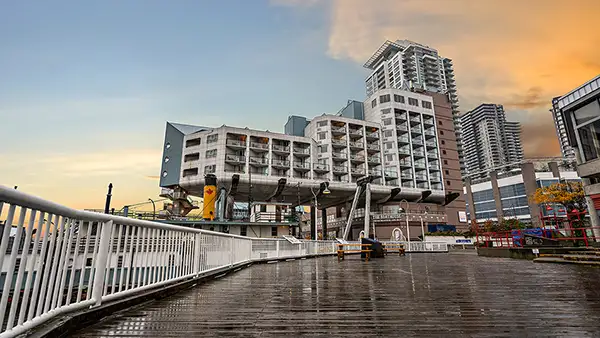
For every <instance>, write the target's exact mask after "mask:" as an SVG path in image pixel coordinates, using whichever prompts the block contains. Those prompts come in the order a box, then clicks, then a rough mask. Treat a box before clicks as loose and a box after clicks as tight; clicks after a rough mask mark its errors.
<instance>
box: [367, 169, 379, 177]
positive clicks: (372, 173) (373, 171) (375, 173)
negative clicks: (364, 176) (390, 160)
mask: <svg viewBox="0 0 600 338" xmlns="http://www.w3.org/2000/svg"><path fill="white" fill-rule="evenodd" d="M369 175H371V176H375V177H380V176H381V170H380V169H370V170H369Z"/></svg>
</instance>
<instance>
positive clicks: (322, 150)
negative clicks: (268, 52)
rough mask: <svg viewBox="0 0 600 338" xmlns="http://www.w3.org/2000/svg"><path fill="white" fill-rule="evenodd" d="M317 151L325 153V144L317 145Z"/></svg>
mask: <svg viewBox="0 0 600 338" xmlns="http://www.w3.org/2000/svg"><path fill="white" fill-rule="evenodd" d="M319 152H320V153H326V152H327V145H326V144H324V145H321V146H319Z"/></svg>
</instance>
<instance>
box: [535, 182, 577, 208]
mask: <svg viewBox="0 0 600 338" xmlns="http://www.w3.org/2000/svg"><path fill="white" fill-rule="evenodd" d="M533 201H534V202H535V203H537V204H560V205H563V206H564V207H565V208H567V210H569V211H570V210H574V209H576V210H578V211H584V210H586V203H585V193H584V191H583V185H582V184H581V182H564V183H555V184H552V185H549V186H547V187H542V188H538V189H537V190H536V191H535V194H534V195H533Z"/></svg>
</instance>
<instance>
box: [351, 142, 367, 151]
mask: <svg viewBox="0 0 600 338" xmlns="http://www.w3.org/2000/svg"><path fill="white" fill-rule="evenodd" d="M350 148H352V149H363V148H364V144H363V143H362V142H350Z"/></svg>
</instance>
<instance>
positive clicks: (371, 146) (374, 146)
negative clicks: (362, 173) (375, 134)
mask: <svg viewBox="0 0 600 338" xmlns="http://www.w3.org/2000/svg"><path fill="white" fill-rule="evenodd" d="M367 149H369V150H376V151H379V144H367Z"/></svg>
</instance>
